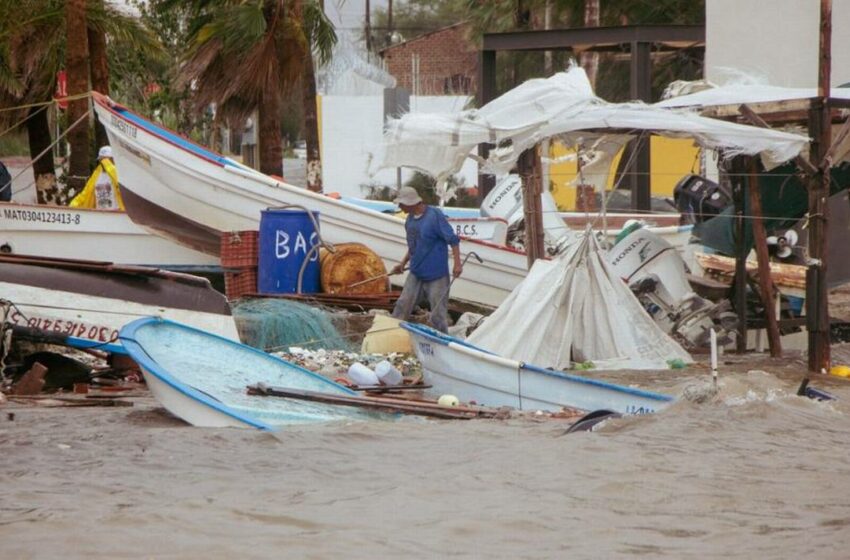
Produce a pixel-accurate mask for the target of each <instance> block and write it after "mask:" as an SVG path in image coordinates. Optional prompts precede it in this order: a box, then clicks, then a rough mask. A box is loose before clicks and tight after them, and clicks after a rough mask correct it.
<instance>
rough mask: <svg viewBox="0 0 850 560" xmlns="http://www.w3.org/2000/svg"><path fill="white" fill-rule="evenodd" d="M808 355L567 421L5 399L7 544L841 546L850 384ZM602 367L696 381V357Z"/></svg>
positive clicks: (523, 553) (138, 553)
mask: <svg viewBox="0 0 850 560" xmlns="http://www.w3.org/2000/svg"><path fill="white" fill-rule="evenodd" d="M803 367H804V364H803V363H802V362H797V363H795V362H793V361H790V362H778V363H774V364H768V366H765V367H763V368H762V369H771V370H772V373H771V374H767V373H764V372H759V371H750V372H747V370H748V369H752V366H751V365H750V366H743V365H741V364H738V365H733V366H727V367H725V368H724V370H726V371H723V372H722V374H721V391H720V394H719V395H718V396H717V397H716V398H714V399H707V400H705V401H704V402H694V401H688V400H681V401H680V402H677V403H676V404H674V405H673V406H672V407H670V408H669V409H667V410H665V411H663V412H661V413H659V414H656V415H654V416H645V417H631V418H624V419H619V420H614V421H609V422H608V423H606V424H604V425H603V426H602V427H601V428H600V429H599V430H598V431H595V432H592V433H577V434H570V435H566V436H565V435H563V433H564V430H565V427H566V426H565V425H564V424H562V423H558V422H540V423H539V422H534V421H531V420H509V421H491V420H486V421H485V420H481V421H454V422H452V421H428V420H413V419H405V420H402V421H397V422H371V423H346V424H325V425H313V426H307V427H304V426H298V427H295V428H291V429H286V430H283V431H281V432H278V433H275V434H268V433H261V432H255V431H249V430H237V429H201V428H192V427H188V426H186V425H185V424H183V423H182V422H181V421H179V420H176V419H174V418H173V417H171V416H169V415H168V414H167V413H166V412H164V411H163V410H162V409H161V408H159V407H158V406H157V404H156V402H155V401H154V400H153V399H148V398H142V399H137V400H136V406H135V407H133V408H115V409H109V408H82V409H46V408H36V407H29V406H27V407H22V406H20V405H6V406H4V407H2V408H0V558H4V559H13V558H57V557H62V558H236V557H239V558H369V559H374V558H387V557H394V558H444V557H457V558H631V557H641V558H671V559H673V558H688V557H690V558H799V557H806V558H827V559H831V558H835V559H842V558H848V557H850V381H845V380H839V379H835V378H818V379H817V380H816V381H814V383H813V384H814V385H816V386H818V387H819V388H822V389H825V390H827V391H830V392H832V393H833V394H835V395H837V396H838V397H840V398H841V400H840V401H837V402H815V401H812V400H809V399H805V398H801V397H797V396H794V392H795V391H796V388H797V385H799V372H800V370H801V368H803ZM729 369H735V370H737V371H738V373H730V372H729V371H728V370H729ZM774 370H775V371H774ZM777 372H778V375H776V374H775V373H777ZM601 377H605V378H608V379H617V380H619V381H621V382H625V383H632V384H636V385H639V386H641V387H644V388H649V389H653V390H659V391H666V392H669V393H671V394H677V395H681V394H682V393H683V392H685V391H687V392H688V394H691V395H693V394H697V393H698V392H699V391H695V390H694V388H695V387H697V388H698V387H699V386H701V384H704V383H705V382H706V381H707V379H708V374H707V370H706V369H705V368H689V369H688V370H684V371H683V372H682V371H669V372H663V373H657V374H652V373H650V374H644V373H626V374H607V375H601ZM697 400H702V399H697ZM8 412H14V413H15V419H14V421H10V420H8V418H7V413H8Z"/></svg>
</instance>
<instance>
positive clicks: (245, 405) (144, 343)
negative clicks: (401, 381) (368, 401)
mask: <svg viewBox="0 0 850 560" xmlns="http://www.w3.org/2000/svg"><path fill="white" fill-rule="evenodd" d="M120 340H121V342H122V344H123V345H124V348H125V349H126V350H127V353H128V354H129V355H130V357H131V358H133V359H134V360H135V361H136V362H137V363H138V364H139V366H140V367H141V368H142V372H143V374H144V376H145V380H146V381H147V383H148V385H149V386H150V388H151V391H152V392H153V394H154V396H155V397H156V398H157V400H158V401H159V403H160V404H161V405H162V406H163V407H165V408H166V410H168V411H169V412H171V413H172V414H174V415H175V416H177V417H179V418H181V419H183V420H185V421H186V422H188V423H190V424H192V425H193V426H200V427H210V428H220V427H252V428H259V429H263V430H275V429H278V428H280V427H281V426H285V425H291V424H303V423H311V422H326V421H337V420H352V419H365V418H375V417H385V416H382V415H376V414H375V413H364V412H362V411H359V410H352V409H347V408H345V407H343V408H340V407H333V406H331V405H325V404H321V403H313V402H305V401H298V400H293V399H283V398H276V397H264V396H256V395H249V394H248V392H247V386H248V385H254V384H258V383H263V384H266V385H269V386H284V387H287V388H289V389H296V390H308V391H318V392H322V393H328V394H331V395H334V394H336V395H346V396H351V395H354V394H355V393H354V392H353V391H351V390H350V389H348V388H346V387H343V386H342V385H339V384H337V383H334V382H333V381H331V380H329V379H326V378H324V377H322V376H320V375H318V374H316V373H313V372H311V371H308V370H306V369H303V368H301V367H299V366H296V365H294V364H291V363H288V362H285V361H284V360H281V359H279V358H276V357H274V356H271V355H269V354H266V353H264V352H261V351H259V350H257V349H255V348H251V347H249V346H245V345H243V344H239V343H237V342H233V341H230V340H227V339H225V338H222V337H219V336H216V335H213V334H210V333H207V332H204V331H201V330H199V329H195V328H192V327H188V326H186V325H181V324H179V323H175V322H173V321H168V320H163V319H159V318H154V317H148V318H145V319H139V320H136V321H133V322H132V323H130V324H128V325H126V326H125V327H124V328H123V329H121V333H120Z"/></svg>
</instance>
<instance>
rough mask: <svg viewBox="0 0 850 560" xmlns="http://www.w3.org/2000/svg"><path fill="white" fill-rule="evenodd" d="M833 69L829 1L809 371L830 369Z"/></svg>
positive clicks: (813, 126)
mask: <svg viewBox="0 0 850 560" xmlns="http://www.w3.org/2000/svg"><path fill="white" fill-rule="evenodd" d="M831 67H832V0H821V2H820V50H819V59H818V98H817V100H816V101H815V102H814V103H813V104H812V107H811V109H810V110H809V136H811V138H812V147H811V157H810V160H811V162H812V163H813V164H814V165H815V166H817V168H818V173H817V174H816V175H814V177H813V178H812V179H811V181H810V182H809V259H810V262H809V267H808V270H807V271H806V318H807V320H806V326H807V329H808V331H809V371H810V372H815V373H817V372H821V371H826V370H828V369H829V362H830V355H829V350H830V349H829V300H828V293H827V285H826V270H827V263H826V259H827V237H828V235H827V234H828V223H829V204H828V199H829V186H830V170H831V164H830V162H829V160H828V159H827V158H826V157H825V156H826V155H827V153H828V151H829V148H830V145H831V144H832V111H831V108H830V106H829V96H830V79H831V76H830V74H831Z"/></svg>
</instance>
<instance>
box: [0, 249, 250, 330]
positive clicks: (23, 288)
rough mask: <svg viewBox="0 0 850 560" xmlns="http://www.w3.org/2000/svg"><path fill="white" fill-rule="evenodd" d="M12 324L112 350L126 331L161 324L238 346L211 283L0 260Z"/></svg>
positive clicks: (154, 273) (96, 266) (141, 271)
mask: <svg viewBox="0 0 850 560" xmlns="http://www.w3.org/2000/svg"><path fill="white" fill-rule="evenodd" d="M0 298H2V299H4V300H8V301H10V302H11V303H12V304H14V307H13V308H12V310H11V312H10V313H9V316H8V317H7V320H8V321H9V322H10V323H11V324H12V325H13V326H14V327H17V328H20V329H25V330H27V331H29V332H36V333H48V334H49V335H51V336H53V337H63V338H70V339H73V340H77V341H90V342H94V343H96V344H98V345H100V344H111V343H113V342H114V341H115V340H116V339H117V337H118V332H119V330H120V329H121V327H123V326H124V325H126V324H127V323H129V322H131V321H133V320H135V319H138V318H140V317H148V316H152V315H153V316H159V317H167V318H169V319H173V320H176V321H180V322H183V323H186V324H190V325H193V326H195V327H197V328H201V329H204V330H207V331H210V332H213V333H216V334H218V335H220V336H223V337H225V338H229V339H232V340H239V333H238V331H237V330H236V323H235V321H234V320H233V316H232V315H231V312H230V306H229V305H228V303H227V299H226V298H225V297H224V295H222V294H220V293H219V292H217V291H215V290H214V289H213V288H212V287H211V286H210V283H209V281H208V280H207V279H205V278H199V277H196V276H190V275H188V274H181V273H177V272H166V271H162V270H158V269H153V268H144V267H130V266H126V265H125V266H118V265H114V264H112V263H106V262H97V261H75V260H69V259H48V258H45V257H40V256H39V257H30V256H25V255H0Z"/></svg>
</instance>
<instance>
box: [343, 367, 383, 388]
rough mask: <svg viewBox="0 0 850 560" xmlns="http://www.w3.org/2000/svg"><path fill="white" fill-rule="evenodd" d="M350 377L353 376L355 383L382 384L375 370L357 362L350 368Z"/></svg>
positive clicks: (364, 384)
mask: <svg viewBox="0 0 850 560" xmlns="http://www.w3.org/2000/svg"><path fill="white" fill-rule="evenodd" d="M348 377H349V378H351V380H352V381H353V382H354V384H355V385H362V386H369V385H380V384H381V382H380V380H379V379H378V375H377V374H376V373H375V372H374V371H372V370H371V369H369V368H368V367H366V366H364V365H363V364H360V363H357V362H354V363H353V364H351V366H350V367H349V368H348Z"/></svg>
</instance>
